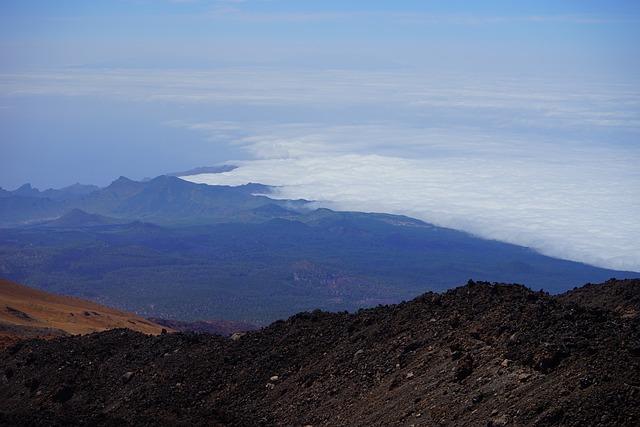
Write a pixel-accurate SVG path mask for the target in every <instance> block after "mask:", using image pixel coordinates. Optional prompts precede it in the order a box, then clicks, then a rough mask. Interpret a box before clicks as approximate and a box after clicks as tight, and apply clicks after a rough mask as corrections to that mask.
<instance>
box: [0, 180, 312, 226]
mask: <svg viewBox="0 0 640 427" xmlns="http://www.w3.org/2000/svg"><path fill="white" fill-rule="evenodd" d="M269 191H270V190H269V187H268V186H265V185H261V184H247V185H244V186H240V187H225V186H210V185H205V184H194V183H190V182H187V181H184V180H182V179H179V178H177V177H175V176H168V175H162V176H159V177H157V178H154V179H152V180H149V181H146V182H140V181H133V180H130V179H128V178H125V177H122V176H121V177H120V178H118V179H117V180H115V181H113V182H112V183H111V184H110V185H109V186H107V187H105V188H97V187H94V186H79V184H78V185H75V186H71V187H67V188H66V189H61V190H47V191H44V192H40V191H38V190H36V189H34V188H32V187H31V185H30V184H25V185H23V186H22V187H20V188H19V189H17V190H15V191H9V192H7V191H5V192H4V193H3V196H2V197H0V227H15V226H23V225H26V224H36V223H45V222H47V221H52V220H55V219H57V218H59V217H61V216H63V215H65V214H67V213H69V212H71V211H73V210H76V209H79V210H82V211H84V212H85V213H87V214H97V215H101V216H103V217H107V218H112V219H114V220H115V219H118V220H120V222H121V223H122V222H127V221H134V220H146V221H153V222H160V223H167V222H176V221H179V222H183V223H189V222H211V221H221V220H229V219H241V220H250V219H251V218H250V217H252V216H255V215H253V214H252V213H251V209H255V208H258V207H260V206H264V205H268V204H270V205H281V206H283V209H285V208H284V206H285V205H287V206H291V204H292V202H286V203H285V202H282V201H277V200H272V199H269V198H267V197H263V196H254V194H256V193H258V194H268V193H269ZM298 205H299V206H302V203H298ZM112 222H114V221H112Z"/></svg>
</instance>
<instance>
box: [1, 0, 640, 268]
mask: <svg viewBox="0 0 640 427" xmlns="http://www.w3.org/2000/svg"><path fill="white" fill-rule="evenodd" d="M639 45H640V2H637V1H633V0H630V1H620V0H608V1H589V0H580V1H570V0H569V1H562V2H559V1H491V0H489V1H482V2H478V1H472V0H467V1H456V0H453V1H446V2H445V1H429V0H399V1H376V0H342V1H330V0H328V1H312V0H200V1H198V0H193V1H189V0H176V1H170V0H146V1H145V0H103V1H100V2H88V1H85V0H77V1H69V0H58V1H55V2H53V1H46V0H41V1H34V0H21V1H19V2H18V1H9V0H0V186H1V187H2V188H4V189H8V190H13V189H15V188H17V187H19V186H20V185H22V184H24V183H27V182H30V183H31V184H32V185H33V186H35V187H37V188H40V189H42V190H44V189H47V188H61V187H65V186H68V185H72V184H74V183H76V182H80V183H83V184H96V185H100V186H106V185H108V184H109V183H110V182H111V181H113V180H115V179H116V178H117V177H119V176H121V175H123V176H127V177H129V178H131V179H143V178H146V177H155V176H158V175H161V174H164V173H169V172H177V171H184V170H188V169H191V168H194V167H198V166H213V165H220V164H234V165H238V166H239V167H238V168H237V169H235V170H234V171H232V172H227V173H224V174H216V175H202V176H197V177H188V178H186V179H189V180H192V181H196V182H206V183H210V184H224V185H239V184H242V183H245V182H260V183H263V184H270V185H274V186H277V196H278V197H282V198H304V199H307V200H313V201H315V203H316V205H318V206H327V207H331V208H334V209H345V210H362V211H371V212H390V213H398V214H405V215H410V216H413V217H416V218H419V219H422V220H424V221H427V222H430V223H434V224H436V225H441V226H447V227H452V228H456V229H460V230H463V231H467V232H470V233H473V234H475V235H478V236H481V237H486V238H490V239H498V240H502V241H506V242H510V243H516V244H520V245H523V246H527V247H531V248H534V249H536V250H538V251H540V252H542V253H544V254H547V255H551V256H556V257H560V258H564V259H571V260H575V261H580V262H585V263H589V264H593V265H597V266H601V267H608V268H615V269H626V270H633V271H640V221H639V220H638V219H637V218H636V217H637V216H638V214H637V213H638V212H640V190H638V189H640V172H639V170H640V168H638V167H637V165H638V164H640V162H639V161H640V50H639V49H638V47H637V46H639Z"/></svg>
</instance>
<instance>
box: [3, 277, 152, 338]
mask: <svg viewBox="0 0 640 427" xmlns="http://www.w3.org/2000/svg"><path fill="white" fill-rule="evenodd" d="M20 326H22V327H27V328H28V329H30V330H36V329H37V328H49V329H54V330H61V331H65V332H67V333H69V334H88V333H91V332H98V331H104V330H107V329H114V328H129V329H132V330H134V331H138V332H143V333H145V334H159V333H160V332H161V331H162V328H163V327H162V326H160V325H157V324H155V323H153V322H151V321H149V320H146V319H144V318H142V317H139V316H136V315H133V314H131V313H126V312H124V311H120V310H114V309H112V308H109V307H105V306H103V305H100V304H96V303H94V302H91V301H87V300H84V299H79V298H70V297H65V296H61V295H55V294H51V293H48V292H44V291H40V290H37V289H33V288H30V287H27V286H24V285H20V284H17V283H14V282H10V281H8V280H4V279H0V333H2V330H4V331H5V333H7V331H17V330H18V328H17V327H20ZM25 331H26V329H25ZM43 332H45V333H44V335H46V330H44V331H43ZM51 332H52V335H55V334H56V332H54V331H51ZM57 334H59V331H58V332H57Z"/></svg>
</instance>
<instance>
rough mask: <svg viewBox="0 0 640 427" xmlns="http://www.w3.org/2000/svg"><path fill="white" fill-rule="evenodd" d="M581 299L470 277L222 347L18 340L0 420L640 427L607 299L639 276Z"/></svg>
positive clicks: (98, 337)
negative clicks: (406, 298) (453, 285)
mask: <svg viewBox="0 0 640 427" xmlns="http://www.w3.org/2000/svg"><path fill="white" fill-rule="evenodd" d="M584 292H588V293H589V300H592V301H596V300H597V301H601V302H602V304H600V306H599V307H589V305H591V304H584V301H583V299H582V298H581V297H582V296H584V295H579V294H580V292H578V291H577V290H576V291H573V292H572V293H569V294H567V295H564V296H560V297H554V296H550V295H548V294H546V293H544V292H534V291H531V290H529V289H527V288H525V287H523V286H519V285H504V284H490V283H484V282H482V283H480V282H478V283H474V282H472V281H470V282H469V283H468V284H467V285H465V286H462V287H459V288H456V289H453V290H450V291H448V292H445V293H443V294H435V293H427V294H424V295H422V296H420V297H418V298H416V299H414V300H412V301H410V302H406V303H401V304H398V305H393V306H380V307H377V308H372V309H363V310H360V311H358V312H356V313H353V314H348V313H344V312H343V313H326V312H321V311H314V312H310V313H309V312H307V313H300V314H298V315H296V316H293V317H291V318H289V319H288V320H284V321H278V322H275V323H273V324H272V325H270V326H268V327H266V328H264V329H263V330H261V331H252V332H247V333H246V334H244V335H241V336H239V335H235V336H233V337H232V338H224V337H222V336H218V335H209V334H194V333H172V334H164V335H159V336H149V335H144V334H141V333H136V332H133V331H129V330H112V331H108V332H102V333H95V334H91V335H86V336H74V337H65V338H59V339H55V340H51V341H43V340H30V341H24V342H21V343H17V344H15V345H13V346H12V347H10V348H8V349H6V350H5V351H4V352H3V353H0V364H1V366H2V367H3V370H4V372H3V373H2V375H1V376H0V424H2V425H47V426H55V425H92V426H94V425H122V426H128V425H209V426H219V425H225V426H258V425H265V426H270V425H276V426H305V425H312V426H353V425H359V426H372V425H373V426H387V425H406V426H411V425H416V426H418V425H424V426H431V425H465V426H469V425H482V426H507V425H509V426H523V425H536V426H550V425H566V426H584V425H594V426H597V425H601V426H607V425H626V426H634V425H639V423H640V328H639V326H640V325H639V320H640V319H639V318H638V317H637V316H636V315H635V314H634V313H632V312H631V310H637V306H636V307H630V306H627V307H624V308H622V309H620V308H619V307H618V305H619V304H618V300H617V298H616V297H614V295H616V294H618V293H623V294H625V295H628V296H630V298H625V301H629V300H631V299H632V298H635V301H637V296H638V295H639V293H640V280H624V281H616V280H613V279H612V280H611V281H609V282H607V283H606V284H604V285H598V286H595V285H594V286H590V287H588V288H587V291H583V292H582V293H584ZM578 296H580V298H578ZM609 301H611V302H613V306H608V302H609ZM603 305H604V306H603Z"/></svg>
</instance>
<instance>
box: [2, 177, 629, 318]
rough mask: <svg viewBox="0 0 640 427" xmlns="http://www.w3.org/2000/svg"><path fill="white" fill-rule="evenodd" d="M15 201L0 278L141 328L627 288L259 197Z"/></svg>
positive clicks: (251, 187) (187, 185)
mask: <svg viewBox="0 0 640 427" xmlns="http://www.w3.org/2000/svg"><path fill="white" fill-rule="evenodd" d="M19 190H20V191H18V192H19V193H21V194H27V195H26V196H25V195H19V194H15V192H6V193H8V195H7V194H6V193H3V194H4V196H3V197H0V276H1V277H4V278H7V279H10V280H13V281H16V282H19V283H24V284H26V285H29V286H33V287H36V288H38V289H43V290H46V291H52V292H56V293H59V294H65V295H73V296H78V297H82V298H86V299H90V300H94V301H99V302H101V303H103V304H106V305H109V306H112V307H117V308H119V309H122V310H126V311H133V312H136V313H138V314H139V315H141V316H143V317H156V318H165V319H178V320H181V321H198V320H203V319H225V320H233V321H236V322H243V323H248V324H255V325H259V326H262V325H265V324H268V323H270V322H272V321H274V320H276V319H279V318H283V317H286V316H289V315H291V314H293V313H296V312H299V311H304V310H312V309H315V308H321V309H324V310H331V311H341V310H347V311H353V310H357V309H359V308H363V307H370V306H375V305H377V304H391V303H396V302H399V301H402V300H407V299H410V298H413V297H415V296H416V295H419V294H420V293H423V292H426V291H444V290H446V289H448V288H450V287H452V286H455V284H457V283H460V282H464V281H466V280H468V279H469V278H473V279H476V280H487V281H491V282H506V283H523V284H526V285H527V286H531V287H532V288H534V289H540V288H544V289H545V290H547V291H549V292H551V293H560V292H563V291H566V290H568V289H571V288H572V287H574V286H578V285H581V284H583V283H585V282H599V281H604V280H607V279H609V278H611V277H618V278H632V277H636V276H637V273H632V272H620V271H613V270H607V269H601V268H596V267H592V266H588V265H584V264H580V263H576V262H570V261H564V260H559V259H554V258H550V257H545V256H543V255H540V254H538V253H536V252H535V251H533V250H530V249H527V248H523V247H519V246H516V245H509V244H506V243H501V242H496V241H490V240H484V239H480V238H476V237H474V236H471V235H469V234H466V233H463V232H459V231H456V230H451V229H446V228H441V227H436V226H433V225H431V224H427V223H424V222H422V221H419V220H416V219H412V218H408V217H404V216H399V215H388V214H375V213H362V212H334V211H332V210H329V209H311V208H310V207H309V203H308V202H307V201H305V200H275V199H271V198H269V197H268V195H269V193H270V191H271V189H270V187H268V186H265V185H261V184H247V185H243V186H239V187H228V186H210V185H205V184H194V183H191V182H188V181H184V180H182V179H179V178H177V177H173V176H166V175H163V176H159V177H157V178H154V179H152V180H150V181H145V182H139V181H133V180H130V179H128V178H125V177H120V178H118V179H117V180H115V181H113V182H112V183H111V184H110V185H109V186H107V187H105V188H101V189H98V190H94V191H91V192H89V193H88V194H83V195H80V196H79V195H78V194H79V193H82V192H86V191H88V190H89V189H88V188H85V187H82V188H81V189H75V190H73V191H70V190H69V191H66V192H63V193H65V194H67V195H68V198H67V199H64V200H53V199H51V198H49V197H44V196H43V193H44V192H38V191H37V190H35V189H33V188H31V186H23V187H21V189H19ZM35 193H38V196H37V197H32V196H29V195H28V194H35ZM60 194H62V193H60Z"/></svg>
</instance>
